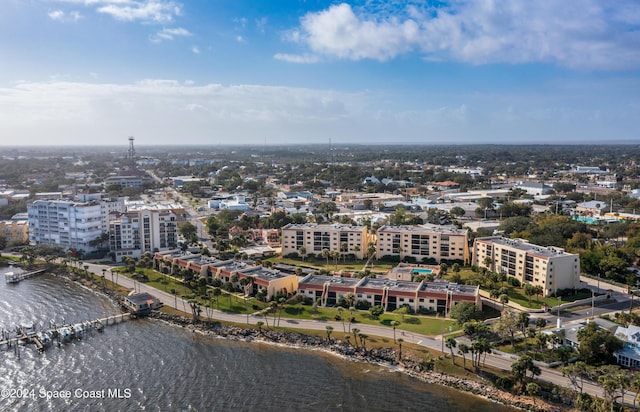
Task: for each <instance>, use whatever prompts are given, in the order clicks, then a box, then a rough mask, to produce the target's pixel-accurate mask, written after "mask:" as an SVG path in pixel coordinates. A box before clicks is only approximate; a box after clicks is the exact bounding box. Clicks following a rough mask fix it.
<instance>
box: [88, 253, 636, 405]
mask: <svg viewBox="0 0 640 412" xmlns="http://www.w3.org/2000/svg"><path fill="white" fill-rule="evenodd" d="M85 264H87V265H88V266H89V269H88V270H89V271H91V272H93V273H95V274H97V275H102V269H110V268H111V267H110V266H104V265H98V264H92V263H85ZM111 273H112V272H111V271H110V270H107V271H106V272H105V277H106V278H107V279H110V278H111ZM113 281H114V282H116V283H117V284H119V285H120V286H123V287H125V288H128V289H130V290H131V291H134V290H136V291H138V292H148V293H150V294H152V295H154V296H156V297H157V298H158V299H160V301H161V302H162V303H163V304H165V305H167V306H169V307H172V308H175V309H178V310H181V311H183V312H186V313H190V308H189V303H188V302H186V301H185V300H183V299H181V298H180V297H176V296H174V295H172V294H171V293H167V292H164V291H162V290H159V289H155V288H153V287H151V286H149V285H147V284H144V283H140V282H137V281H135V280H133V279H131V278H128V277H126V276H123V275H118V276H117V277H116V275H115V274H114V275H113ZM211 318H213V319H216V320H221V321H226V322H235V323H247V324H250V325H255V324H256V322H258V321H264V322H265V324H267V323H268V324H269V325H273V317H271V316H270V317H269V319H268V320H266V321H265V319H264V316H260V315H249V316H247V315H242V314H235V313H227V312H222V311H218V310H211ZM279 326H282V327H292V328H299V329H310V330H322V331H324V330H326V327H327V326H332V327H333V330H334V331H342V330H343V323H342V322H337V321H318V320H307V319H289V318H281V319H280V323H279ZM352 326H356V325H352ZM344 327H345V329H346V328H348V324H346V325H345V326H344ZM357 328H358V329H360V332H361V333H364V334H366V335H373V336H380V337H385V338H389V339H393V338H394V336H393V329H391V328H388V327H384V326H377V325H367V324H361V323H358V324H357ZM396 337H397V338H402V339H403V340H404V341H405V342H411V343H414V344H416V345H420V346H423V347H426V348H429V349H433V350H436V351H440V350H442V349H443V347H444V345H443V340H442V339H443V338H442V337H441V336H435V337H434V336H426V335H421V334H417V333H412V332H406V331H404V332H402V331H400V330H396ZM444 353H449V350H448V349H447V348H446V347H444ZM513 362H514V359H513V358H511V357H510V356H502V355H499V354H488V355H487V356H486V361H485V363H486V364H487V365H489V366H493V367H495V368H499V369H502V370H508V371H510V370H511V364H512V363H513ZM541 371H542V373H541V374H540V376H538V379H541V380H544V381H547V382H551V383H553V384H555V385H558V386H563V387H566V388H572V389H573V386H572V385H571V382H570V381H569V379H567V378H565V377H564V376H562V373H561V372H559V371H557V370H555V369H549V368H541ZM584 392H586V393H589V394H590V395H594V396H599V397H602V396H603V391H602V389H601V388H600V387H599V386H598V385H596V384H594V383H591V382H585V385H584ZM625 402H626V403H628V404H629V405H631V404H633V395H628V396H625Z"/></svg>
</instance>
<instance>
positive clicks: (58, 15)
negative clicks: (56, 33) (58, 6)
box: [48, 10, 64, 20]
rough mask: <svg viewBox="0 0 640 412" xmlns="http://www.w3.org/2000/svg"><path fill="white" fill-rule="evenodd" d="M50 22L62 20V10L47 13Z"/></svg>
mask: <svg viewBox="0 0 640 412" xmlns="http://www.w3.org/2000/svg"><path fill="white" fill-rule="evenodd" d="M48 15H49V18H50V19H51V20H62V19H63V18H64V12H63V11H62V10H54V11H52V12H49V13H48Z"/></svg>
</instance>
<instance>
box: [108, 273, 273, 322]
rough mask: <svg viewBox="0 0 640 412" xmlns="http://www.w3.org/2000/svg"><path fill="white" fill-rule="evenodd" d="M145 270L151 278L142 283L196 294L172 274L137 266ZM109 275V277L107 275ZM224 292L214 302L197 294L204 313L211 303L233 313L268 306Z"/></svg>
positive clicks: (178, 294) (128, 275)
mask: <svg viewBox="0 0 640 412" xmlns="http://www.w3.org/2000/svg"><path fill="white" fill-rule="evenodd" d="M138 271H143V272H144V274H145V275H146V276H147V277H148V278H149V280H148V281H144V282H142V283H144V284H146V285H149V286H151V287H153V288H155V289H158V290H162V291H164V292H167V293H172V292H171V291H172V290H174V289H175V291H176V295H177V296H178V297H180V298H184V299H186V298H187V297H189V296H192V295H194V294H196V293H195V292H194V291H193V290H191V289H190V288H189V287H187V286H186V285H185V284H184V283H183V282H182V281H180V280H179V279H176V278H174V277H172V276H165V275H163V274H162V273H159V272H157V271H155V270H153V269H140V268H136V272H138ZM132 275H133V273H127V272H124V271H121V273H120V276H127V277H129V278H130V277H132ZM107 277H109V276H108V275H107ZM208 290H209V291H211V290H212V288H211V287H209V288H208ZM221 292H222V294H221V295H220V296H218V297H216V298H214V299H215V300H214V302H213V303H212V302H210V301H205V299H204V298H203V297H201V296H196V299H197V300H198V302H199V303H200V305H202V306H203V308H202V314H203V315H204V312H205V310H206V309H205V308H204V306H207V305H209V304H211V305H212V306H211V307H212V308H213V309H217V310H221V311H223V312H233V313H247V312H249V313H254V312H256V311H258V310H261V309H264V308H265V307H267V304H266V303H264V302H260V301H258V300H257V299H255V298H251V299H248V300H247V303H246V306H245V301H244V298H242V297H241V296H238V295H235V294H232V293H229V292H227V291H225V290H222V289H221ZM186 310H189V311H190V310H191V309H190V308H189V307H186Z"/></svg>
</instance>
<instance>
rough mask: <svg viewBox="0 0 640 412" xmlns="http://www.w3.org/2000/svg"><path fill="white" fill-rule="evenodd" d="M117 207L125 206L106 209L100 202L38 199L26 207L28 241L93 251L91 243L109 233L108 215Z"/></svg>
mask: <svg viewBox="0 0 640 412" xmlns="http://www.w3.org/2000/svg"><path fill="white" fill-rule="evenodd" d="M114 205H115V206H114ZM117 205H121V206H122V207H124V204H123V203H121V202H114V203H113V204H112V205H111V206H109V207H106V206H104V205H103V201H98V200H96V201H89V202H75V201H72V200H36V201H35V202H33V203H31V204H29V205H27V214H28V217H29V239H30V241H31V243H33V244H41V243H47V244H52V245H58V246H61V247H62V248H63V249H74V250H78V251H83V252H85V253H87V252H91V251H93V250H95V249H96V247H97V245H96V246H92V245H91V244H90V243H92V242H93V241H95V240H97V239H99V238H100V237H101V236H102V234H103V233H106V231H107V228H106V226H105V224H104V222H105V221H106V218H105V213H107V211H108V210H109V209H114V208H117Z"/></svg>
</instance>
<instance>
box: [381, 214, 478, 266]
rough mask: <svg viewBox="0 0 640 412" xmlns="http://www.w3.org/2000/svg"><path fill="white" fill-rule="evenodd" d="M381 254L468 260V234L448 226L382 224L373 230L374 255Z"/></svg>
mask: <svg viewBox="0 0 640 412" xmlns="http://www.w3.org/2000/svg"><path fill="white" fill-rule="evenodd" d="M384 256H400V259H401V260H402V259H404V258H405V257H413V258H415V259H416V262H418V263H421V262H423V261H424V260H425V259H429V258H433V259H435V260H436V261H437V262H441V261H443V260H460V261H462V262H463V264H468V263H469V242H468V234H467V231H466V230H462V229H458V228H455V227H451V226H439V225H429V224H425V225H416V226H382V227H380V228H379V229H378V231H377V242H376V258H378V259H381V258H382V257H384Z"/></svg>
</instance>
